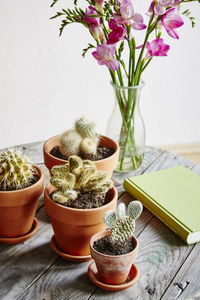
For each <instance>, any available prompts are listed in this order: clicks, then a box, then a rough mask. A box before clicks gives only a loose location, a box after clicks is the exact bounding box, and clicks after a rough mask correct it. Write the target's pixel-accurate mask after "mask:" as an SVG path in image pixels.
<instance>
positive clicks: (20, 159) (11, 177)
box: [0, 149, 36, 191]
mask: <svg viewBox="0 0 200 300" xmlns="http://www.w3.org/2000/svg"><path fill="white" fill-rule="evenodd" d="M35 175H36V171H35V169H34V168H33V166H32V164H31V163H30V161H29V159H28V157H27V156H25V155H22V153H21V151H20V150H19V149H18V150H14V149H9V150H8V151H3V152H1V153H0V190H4V191H10V190H19V189H23V188H25V187H26V186H28V185H29V184H30V183H31V182H32V180H33V179H34V178H35Z"/></svg>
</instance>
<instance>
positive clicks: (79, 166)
mask: <svg viewBox="0 0 200 300" xmlns="http://www.w3.org/2000/svg"><path fill="white" fill-rule="evenodd" d="M51 172H52V178H51V180H50V182H51V184H52V185H53V186H54V187H56V189H57V190H56V192H55V193H54V194H53V200H54V201H56V202H58V203H61V204H65V203H67V201H68V200H75V199H77V198H78V195H79V194H80V193H82V194H85V193H91V192H92V193H94V194H102V193H106V192H107V191H108V189H110V188H111V186H112V182H111V180H110V179H108V177H107V174H106V173H105V172H103V171H97V169H96V166H95V165H94V163H93V162H91V161H90V160H84V161H82V159H81V158H80V157H78V156H76V155H72V156H70V157H69V159H68V162H67V164H65V165H61V166H54V167H53V168H52V170H51Z"/></svg>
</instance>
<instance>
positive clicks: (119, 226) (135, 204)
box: [104, 201, 143, 245]
mask: <svg viewBox="0 0 200 300" xmlns="http://www.w3.org/2000/svg"><path fill="white" fill-rule="evenodd" d="M142 209H143V206H142V203H141V202H140V201H132V202H131V203H130V204H129V206H128V216H126V215H125V205H124V203H120V204H119V206H118V217H117V215H116V213H115V212H113V211H108V212H107V213H105V215H104V222H105V224H106V225H107V227H109V228H111V233H110V235H109V240H110V243H111V244H113V245H114V244H123V243H126V242H127V241H129V240H130V239H131V236H132V234H133V232H134V229H135V219H137V218H138V217H139V216H140V214H141V213H142Z"/></svg>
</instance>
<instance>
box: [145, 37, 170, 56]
mask: <svg viewBox="0 0 200 300" xmlns="http://www.w3.org/2000/svg"><path fill="white" fill-rule="evenodd" d="M146 48H147V53H146V56H145V57H146V58H150V57H152V56H167V52H168V51H169V48H170V46H169V45H167V44H164V42H163V39H159V38H157V39H155V40H153V41H152V42H151V43H149V42H147V45H146Z"/></svg>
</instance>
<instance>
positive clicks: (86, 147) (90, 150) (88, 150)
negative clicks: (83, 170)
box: [80, 138, 97, 155]
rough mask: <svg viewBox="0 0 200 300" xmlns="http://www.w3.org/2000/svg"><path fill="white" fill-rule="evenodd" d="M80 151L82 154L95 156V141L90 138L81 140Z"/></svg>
mask: <svg viewBox="0 0 200 300" xmlns="http://www.w3.org/2000/svg"><path fill="white" fill-rule="evenodd" d="M80 150H81V151H82V152H83V153H84V154H93V155H95V154H96V152H97V141H94V140H93V139H91V138H84V139H82V142H81V145H80Z"/></svg>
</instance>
